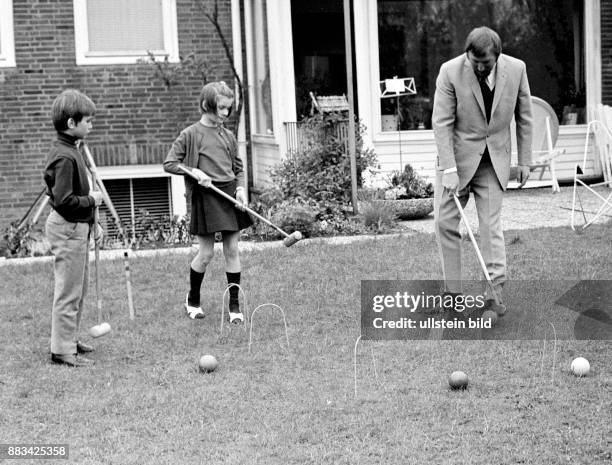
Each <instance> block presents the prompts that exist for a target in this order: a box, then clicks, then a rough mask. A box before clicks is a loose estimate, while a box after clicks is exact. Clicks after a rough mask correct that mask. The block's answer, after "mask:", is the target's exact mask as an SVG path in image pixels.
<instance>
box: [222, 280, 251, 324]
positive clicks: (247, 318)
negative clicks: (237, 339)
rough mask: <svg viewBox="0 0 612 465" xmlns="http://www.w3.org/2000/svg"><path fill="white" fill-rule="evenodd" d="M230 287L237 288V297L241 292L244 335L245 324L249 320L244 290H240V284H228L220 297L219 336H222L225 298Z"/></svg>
mask: <svg viewBox="0 0 612 465" xmlns="http://www.w3.org/2000/svg"><path fill="white" fill-rule="evenodd" d="M232 287H237V288H238V295H239V296H240V293H241V292H242V301H243V302H244V318H245V321H244V325H243V326H244V332H245V333H246V322H247V321H248V320H249V312H248V306H247V298H246V292H244V289H243V288H242V286H241V285H240V284H236V283H229V284H228V285H227V287H226V288H225V291H223V297H221V329H220V331H219V332H220V334H221V335H222V334H223V322H224V320H225V296H226V295H227V294H228V292H229V290H230V289H231V288H232ZM228 305H229V297H228ZM228 313H229V309H228Z"/></svg>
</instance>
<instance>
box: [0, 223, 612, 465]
mask: <svg viewBox="0 0 612 465" xmlns="http://www.w3.org/2000/svg"><path fill="white" fill-rule="evenodd" d="M506 240H507V247H508V262H509V273H510V275H511V276H512V278H513V279H529V280H534V279H540V280H559V279H563V280H580V279H596V280H609V279H612V226H610V225H609V224H608V225H596V226H593V227H591V228H589V229H588V230H587V232H586V233H585V234H584V235H582V236H577V235H575V234H574V233H573V232H572V231H571V230H569V228H547V229H538V230H528V231H509V232H507V233H506ZM464 250H465V253H464V256H465V259H466V263H465V270H466V278H470V279H479V272H478V267H477V263H476V260H475V258H474V254H473V253H472V250H471V246H470V244H469V243H468V242H465V244H464ZM242 261H243V284H244V288H245V291H246V294H247V303H248V307H249V309H251V310H252V309H253V308H254V307H255V306H257V305H259V304H263V303H274V304H277V305H279V306H280V307H282V308H283V309H284V311H285V313H286V316H287V324H288V338H289V347H287V344H286V341H285V335H284V330H283V324H282V319H280V318H278V317H276V316H275V315H276V314H275V313H274V312H272V311H266V309H262V310H261V311H260V312H258V314H257V319H256V320H255V324H254V330H253V343H252V345H251V351H250V353H249V348H248V333H247V332H245V331H244V328H243V327H231V328H229V327H228V325H227V324H226V325H225V327H224V333H223V334H222V335H220V334H219V326H220V315H221V311H220V305H221V298H222V294H223V289H224V284H225V283H224V280H225V278H224V274H223V260H222V257H221V255H220V254H219V253H218V254H217V255H216V257H215V260H214V262H213V263H212V264H211V266H210V268H209V272H208V273H207V276H206V278H205V283H204V288H203V301H206V302H207V303H206V304H205V305H203V306H204V310H205V312H206V313H207V316H206V318H205V319H204V320H199V321H192V320H189V319H188V318H187V316H186V314H185V313H184V311H183V309H182V307H181V302H182V300H183V298H184V294H185V291H186V279H187V277H188V263H189V257H188V256H186V255H179V254H174V255H163V256H156V257H147V258H135V259H132V260H131V269H132V277H133V289H134V298H135V306H136V312H137V317H136V320H135V321H133V322H132V321H130V320H129V318H128V309H127V303H126V297H125V286H124V281H123V272H122V267H123V264H122V262H121V261H120V260H109V261H104V262H103V264H102V267H103V270H102V281H103V285H102V288H103V295H102V298H103V308H104V311H105V320H107V321H109V322H110V323H111V324H112V326H113V332H112V333H111V334H110V335H108V336H105V337H103V338H100V339H96V340H93V343H94V344H95V346H96V352H95V353H94V355H93V357H92V358H94V359H95V361H96V364H95V365H94V367H92V368H81V369H70V368H65V367H59V366H54V365H52V364H51V363H50V362H49V355H48V338H49V333H50V322H49V319H50V318H49V315H50V301H51V297H52V292H53V280H52V266H51V264H50V263H43V264H32V265H22V266H3V267H0V295H1V296H2V300H1V302H0V325H1V327H2V335H3V341H4V343H3V344H2V346H1V347H0V357H1V360H2V361H1V362H0V372H1V373H2V375H1V377H0V401H1V405H2V415H1V416H0V443H13V442H19V443H66V444H69V446H70V461H69V462H70V463H78V464H83V465H85V464H98V463H112V464H158V463H159V464H166V463H167V464H196V463H197V464H199V463H202V464H204V463H206V464H351V465H353V464H359V463H363V464H391V465H393V464H402V465H404V464H428V463H431V464H467V463H469V464H475V465H476V464H517V463H521V464H559V463H567V464H576V463H579V464H596V463H597V464H606V463H612V426H611V425H612V423H610V412H612V396H610V392H611V390H612V352H611V350H610V349H611V347H612V345H611V343H610V342H609V341H576V340H562V339H559V340H558V341H555V340H553V338H552V337H551V338H550V339H547V340H546V341H544V340H532V341H530V340H522V341H449V340H422V341H391V342H367V341H364V342H363V343H361V344H360V345H359V347H358V352H357V353H358V357H357V360H358V363H357V374H358V376H357V397H355V384H354V365H353V348H354V346H355V341H356V339H357V337H358V336H359V333H360V326H359V322H360V317H359V312H360V281H361V280H367V279H386V280H395V279H411V280H413V279H439V278H440V273H441V272H440V269H439V262H438V258H437V247H436V243H435V240H434V238H433V236H431V235H428V234H419V233H415V234H406V235H402V236H394V237H379V238H368V239H362V240H359V241H356V242H352V243H347V244H335V245H332V244H329V243H326V242H324V241H320V240H311V241H308V240H306V241H303V242H300V243H298V244H296V245H295V246H293V247H291V248H288V249H287V248H284V247H272V248H264V249H262V250H254V251H249V252H244V253H243V254H242ZM268 310H269V309H268ZM505 318H509V316H508V317H505ZM93 324H95V302H94V299H93V296H90V298H89V301H88V306H87V309H86V316H85V318H84V321H83V327H84V328H85V329H86V328H88V327H90V326H91V325H93ZM87 340H89V338H88V337H87ZM203 354H213V355H215V356H216V357H217V359H218V360H219V362H220V366H219V368H218V369H217V371H215V372H214V373H211V374H202V373H199V372H198V368H197V362H198V359H199V357H200V356H201V355H203ZM579 355H580V356H584V357H586V358H588V359H589V361H590V362H591V367H592V369H591V373H590V374H589V376H588V377H585V378H576V377H574V376H573V375H571V373H570V371H569V364H570V362H571V360H572V359H573V358H574V357H576V356H579ZM454 370H463V371H465V372H466V373H467V374H468V376H469V378H470V384H469V388H468V389H467V390H465V391H451V390H450V389H449V388H448V384H447V379H448V376H449V374H450V373H451V372H452V371H454ZM19 463H25V461H21V462H19ZM42 463H45V462H42ZM63 463H65V462H63Z"/></svg>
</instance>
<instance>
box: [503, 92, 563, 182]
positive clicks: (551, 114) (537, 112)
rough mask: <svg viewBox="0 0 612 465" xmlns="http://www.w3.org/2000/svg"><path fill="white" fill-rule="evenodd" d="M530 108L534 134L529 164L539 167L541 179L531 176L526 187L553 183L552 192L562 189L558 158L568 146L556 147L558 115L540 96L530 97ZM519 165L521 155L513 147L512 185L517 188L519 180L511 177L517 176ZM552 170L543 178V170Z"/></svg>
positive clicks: (513, 142)
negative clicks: (556, 161) (556, 163)
mask: <svg viewBox="0 0 612 465" xmlns="http://www.w3.org/2000/svg"><path fill="white" fill-rule="evenodd" d="M531 108H532V117H533V138H532V143H531V147H532V154H533V156H532V162H531V164H530V165H529V168H530V170H531V171H536V170H540V176H539V178H538V179H532V178H531V177H530V178H529V181H527V184H526V185H525V187H540V186H552V190H553V192H559V191H560V189H559V182H558V181H557V174H556V172H555V159H556V158H558V157H559V156H560V155H562V154H564V153H565V149H557V148H555V144H556V143H557V138H558V137H559V118H557V114H556V113H555V111H554V110H553V109H552V107H551V106H550V105H549V104H548V103H547V102H546V101H544V100H542V99H541V98H538V97H531ZM511 137H512V147H513V148H514V149H515V148H516V122H515V121H514V119H513V120H512V123H511ZM517 167H518V157H517V154H516V151H514V150H513V153H512V161H511V166H510V179H511V182H510V183H508V187H509V188H511V189H512V188H517V187H518V186H519V183H518V182H516V181H512V180H513V179H516V173H517ZM546 169H548V170H549V171H550V179H546V180H545V179H543V178H544V173H545V171H546Z"/></svg>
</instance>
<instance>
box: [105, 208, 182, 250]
mask: <svg viewBox="0 0 612 465" xmlns="http://www.w3.org/2000/svg"><path fill="white" fill-rule="evenodd" d="M135 228H136V231H137V233H136V234H134V232H133V228H132V225H129V226H126V227H125V229H124V231H125V234H126V235H127V237H128V242H129V243H130V247H132V248H134V249H140V248H157V247H166V246H168V245H170V246H176V245H178V246H180V245H191V244H192V243H193V237H192V236H191V234H189V214H187V215H184V216H182V217H180V216H178V215H175V216H174V217H170V216H169V215H163V216H159V215H152V214H151V213H150V212H149V211H148V210H146V209H144V208H143V209H140V210H138V214H137V216H136V218H135ZM134 236H135V237H134ZM124 246H125V242H124V237H123V236H122V235H121V234H120V233H119V232H116V233H115V234H106V235H105V237H104V245H103V248H108V249H117V248H119V249H120V248H123V247H124Z"/></svg>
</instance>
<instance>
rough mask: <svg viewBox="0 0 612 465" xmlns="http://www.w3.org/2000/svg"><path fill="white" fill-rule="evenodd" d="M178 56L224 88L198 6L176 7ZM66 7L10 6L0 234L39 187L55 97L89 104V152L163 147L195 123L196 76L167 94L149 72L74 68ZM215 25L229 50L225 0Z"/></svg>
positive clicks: (224, 67) (1, 88) (2, 101)
mask: <svg viewBox="0 0 612 465" xmlns="http://www.w3.org/2000/svg"><path fill="white" fill-rule="evenodd" d="M176 4H177V23H178V35H179V52H180V55H181V56H186V55H188V54H189V53H191V52H195V53H196V57H197V59H198V60H201V61H202V62H203V63H205V65H206V66H205V73H206V78H207V79H208V80H219V79H223V80H225V81H227V82H228V83H229V82H232V74H231V69H230V67H229V64H228V62H227V58H226V56H225V52H224V50H223V48H222V45H221V42H220V40H219V39H218V37H217V34H216V32H215V30H214V28H213V26H212V25H211V24H210V22H209V21H208V20H207V19H206V18H205V16H204V14H203V11H202V9H201V7H200V6H199V5H203V6H204V7H205V8H208V9H209V11H210V9H211V8H212V5H213V4H214V0H176ZM72 5H73V0H27V1H26V0H14V1H13V10H14V29H15V56H16V62H17V67H16V68H0V231H3V230H4V228H5V227H6V226H7V225H8V223H9V222H10V221H12V220H15V219H20V218H21V216H22V215H23V214H24V213H25V212H26V210H27V208H28V207H29V206H30V204H31V203H32V202H33V201H34V199H35V198H36V195H37V194H38V193H39V192H40V190H41V189H42V187H43V181H42V175H41V171H42V169H43V167H44V161H45V156H46V152H47V150H48V147H49V145H50V142H51V141H52V140H53V139H54V137H55V134H54V130H53V126H52V123H51V121H50V117H49V113H50V107H51V103H52V102H53V99H54V98H55V96H56V95H57V94H58V93H59V92H61V91H62V90H63V89H65V88H68V87H74V88H77V89H80V90H82V91H83V92H85V93H86V94H87V95H89V96H90V97H91V98H92V99H93V100H94V102H95V103H96V105H97V113H96V118H95V121H94V129H93V131H92V133H91V135H90V137H89V143H90V145H91V146H92V147H95V144H96V143H98V144H100V143H102V142H105V141H117V142H136V143H138V142H144V141H146V142H162V143H166V144H170V143H171V142H172V140H173V139H174V138H175V137H176V135H177V134H178V131H179V130H180V129H181V128H183V127H185V126H186V125H187V124H189V123H191V122H193V121H195V120H197V118H198V117H199V113H198V109H197V96H198V94H199V90H200V87H201V85H202V82H203V78H202V75H201V73H196V72H187V73H185V74H184V75H182V76H181V78H180V79H179V82H178V83H177V84H176V85H173V86H171V87H170V88H167V87H166V86H165V85H164V84H163V82H162V80H161V79H160V78H158V77H155V76H154V68H153V66H152V65H150V64H149V65H147V64H136V65H104V66H77V65H76V62H75V46H74V20H73V11H72ZM219 18H220V22H221V24H222V29H223V31H224V33H225V36H226V39H227V40H228V42H229V43H230V44H231V38H232V33H231V11H230V0H219Z"/></svg>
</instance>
